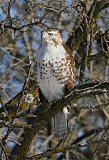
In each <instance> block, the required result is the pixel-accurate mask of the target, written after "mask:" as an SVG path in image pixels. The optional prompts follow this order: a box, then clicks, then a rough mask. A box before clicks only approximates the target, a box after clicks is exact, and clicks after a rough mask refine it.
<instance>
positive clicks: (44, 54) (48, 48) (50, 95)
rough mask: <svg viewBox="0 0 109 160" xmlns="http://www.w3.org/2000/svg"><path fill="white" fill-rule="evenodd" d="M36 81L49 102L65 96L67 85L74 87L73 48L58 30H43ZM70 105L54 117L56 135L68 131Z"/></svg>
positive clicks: (64, 133) (36, 65) (37, 56)
mask: <svg viewBox="0 0 109 160" xmlns="http://www.w3.org/2000/svg"><path fill="white" fill-rule="evenodd" d="M35 70H36V75H35V76H36V81H37V82H38V85H39V88H40V90H41V92H42V93H43V95H44V97H45V98H46V99H47V101H48V102H52V101H54V100H59V99H60V98H62V97H64V96H65V94H66V93H65V91H66V87H67V88H68V89H73V88H74V81H75V62H74V57H73V55H72V52H71V50H70V49H69V48H68V47H67V46H66V44H64V43H63V41H62V38H61V35H60V33H59V31H58V30H55V29H49V30H47V31H43V32H42V39H41V45H40V47H39V49H38V51H37V53H36V57H35ZM68 114H69V110H68V106H65V107H64V109H63V110H62V111H60V112H59V113H57V114H56V115H55V117H54V131H55V136H57V137H59V138H63V137H65V135H66V133H67V120H68Z"/></svg>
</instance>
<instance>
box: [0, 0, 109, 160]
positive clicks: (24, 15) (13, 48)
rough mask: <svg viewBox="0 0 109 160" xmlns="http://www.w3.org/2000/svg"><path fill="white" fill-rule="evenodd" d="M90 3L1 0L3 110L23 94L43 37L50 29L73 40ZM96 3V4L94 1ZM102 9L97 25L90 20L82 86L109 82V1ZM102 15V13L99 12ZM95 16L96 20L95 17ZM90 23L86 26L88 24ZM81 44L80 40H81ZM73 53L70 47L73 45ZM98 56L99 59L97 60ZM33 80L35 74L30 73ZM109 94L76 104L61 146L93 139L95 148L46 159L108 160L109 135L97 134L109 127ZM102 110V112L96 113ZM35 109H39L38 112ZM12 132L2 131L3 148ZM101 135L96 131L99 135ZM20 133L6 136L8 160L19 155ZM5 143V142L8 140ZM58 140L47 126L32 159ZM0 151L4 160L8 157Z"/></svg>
mask: <svg viewBox="0 0 109 160" xmlns="http://www.w3.org/2000/svg"><path fill="white" fill-rule="evenodd" d="M93 2H94V1H92V0H81V1H80V0H79V1H78V0H59V1H55V0H52V1H51V0H20V1H19V0H5V1H3V0H0V97H1V98H0V99H1V104H0V105H1V106H2V104H6V103H7V102H9V100H11V99H12V98H14V97H15V96H16V95H17V94H18V93H19V92H21V91H22V88H23V85H24V82H25V79H26V77H27V73H28V70H29V67H30V65H31V63H32V64H34V57H35V53H36V52H37V50H38V48H39V46H40V40H41V31H42V30H46V29H47V28H56V29H59V30H60V32H61V35H62V38H63V41H64V42H65V43H67V42H68V40H69V38H70V37H72V44H71V45H73V43H75V35H76V31H77V29H78V28H80V29H81V30H83V29H82V25H81V24H82V22H83V19H84V18H85V17H87V19H88V13H89V11H90V9H91V7H94V6H93V5H94V3H93ZM95 2H98V1H95ZM105 4H106V5H104V9H103V8H102V9H101V10H100V13H99V16H97V18H96V19H93V17H92V19H90V20H91V22H92V21H93V23H94V25H93V27H92V28H90V27H89V30H88V31H89V33H88V34H89V35H90V37H89V43H90V45H89V50H88V59H87V63H86V66H85V70H84V77H83V83H84V84H85V83H94V82H95V83H97V82H101V83H102V82H109V8H108V7H109V1H108V0H107V1H105ZM98 10H99V8H98ZM95 16H96V15H95ZM90 20H89V21H88V25H89V23H90ZM80 38H81V37H80ZM67 44H69V47H71V45H70V43H67ZM84 47H85V43H84V41H83V42H81V43H80V45H79V46H78V48H77V49H75V50H74V49H73V51H72V54H74V56H75V62H76V68H77V73H76V81H75V86H77V85H79V84H80V70H81V65H82V59H83V54H84ZM94 55H97V56H95V57H94ZM29 78H30V79H31V80H34V70H33V72H32V73H31V75H30V77H29ZM108 102H109V94H108V93H103V94H102V95H90V97H89V96H88V97H85V98H80V99H78V100H73V102H72V108H71V114H70V118H69V131H68V135H67V137H66V138H65V139H64V140H63V141H62V142H61V144H60V145H61V146H63V147H66V146H70V145H72V144H78V143H80V144H81V143H83V142H88V141H91V140H92V139H95V141H96V142H95V144H93V143H92V144H90V145H89V146H87V147H84V148H81V149H76V150H73V151H72V150H70V151H67V152H66V153H65V155H64V154H62V153H59V154H56V155H50V156H49V157H46V158H45V159H51V160H52V159H56V160H61V159H62V160H64V159H68V160H70V159H71V160H72V159H74V160H75V159H77V160H78V159H84V160H85V159H94V160H105V159H106V160H108V159H109V137H108V135H109V131H108V129H102V130H101V132H96V133H95V131H96V130H97V128H99V127H101V128H103V126H105V125H108V123H109V104H107V103H108ZM100 104H104V106H103V105H101V106H100V107H98V108H97V107H94V106H97V105H100ZM36 108H37V107H36ZM7 130H8V127H1V128H0V139H1V142H0V143H1V144H2V140H3V138H4V137H5V136H6V134H7ZM97 131H98V130H97ZM22 132H23V131H22V130H20V129H16V130H14V131H11V132H10V134H8V136H7V139H8V141H7V142H6V143H5V144H4V148H5V151H6V153H7V155H13V154H15V150H16V146H17V145H16V143H15V141H19V139H20V138H21V135H22ZM5 140H6V139H5ZM57 144H58V139H56V138H55V137H54V135H53V122H52V120H51V122H49V123H48V124H47V126H46V128H45V130H41V131H40V132H39V133H38V134H37V135H36V137H35V139H34V141H33V143H32V145H31V148H30V151H29V153H28V154H29V155H34V154H38V153H43V152H44V151H46V150H47V148H53V147H56V145H57ZM0 148H1V149H0V150H1V153H0V154H1V159H3V160H5V159H6V155H5V154H4V152H3V149H2V147H0ZM9 159H10V160H11V159H12V157H11V156H9Z"/></svg>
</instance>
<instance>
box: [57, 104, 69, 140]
mask: <svg viewBox="0 0 109 160" xmlns="http://www.w3.org/2000/svg"><path fill="white" fill-rule="evenodd" d="M68 114H69V111H68V108H67V107H64V109H63V111H60V112H59V113H57V114H56V115H55V119H54V122H55V126H54V131H55V136H56V137H58V138H64V137H65V135H66V134H67V121H68Z"/></svg>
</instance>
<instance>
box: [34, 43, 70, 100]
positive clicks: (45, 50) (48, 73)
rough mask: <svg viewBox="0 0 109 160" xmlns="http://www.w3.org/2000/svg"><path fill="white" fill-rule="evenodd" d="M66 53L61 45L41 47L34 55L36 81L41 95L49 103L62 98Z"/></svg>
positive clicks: (65, 77)
mask: <svg viewBox="0 0 109 160" xmlns="http://www.w3.org/2000/svg"><path fill="white" fill-rule="evenodd" d="M65 57H66V51H65V49H64V47H63V46H62V45H58V46H57V47H56V46H54V45H53V44H49V45H47V46H43V44H42V46H41V47H40V48H39V51H38V52H37V55H36V62H37V70H36V80H37V82H38V84H39V87H40V89H41V91H42V93H43V95H44V96H45V97H46V98H47V100H48V101H49V102H51V101H53V100H58V99H59V98H61V97H62V96H64V86H65V82H66V81H67V80H68V77H69V75H68V70H67V69H66V66H67V62H66V59H65Z"/></svg>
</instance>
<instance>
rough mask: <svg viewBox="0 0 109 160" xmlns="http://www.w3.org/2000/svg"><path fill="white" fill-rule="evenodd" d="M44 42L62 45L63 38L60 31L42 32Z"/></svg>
mask: <svg viewBox="0 0 109 160" xmlns="http://www.w3.org/2000/svg"><path fill="white" fill-rule="evenodd" d="M42 41H43V42H44V43H46V44H48V43H50V44H53V43H54V44H55V45H56V44H58V43H62V38H61V35H60V33H59V31H58V30H56V29H49V30H47V31H43V32H42Z"/></svg>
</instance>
